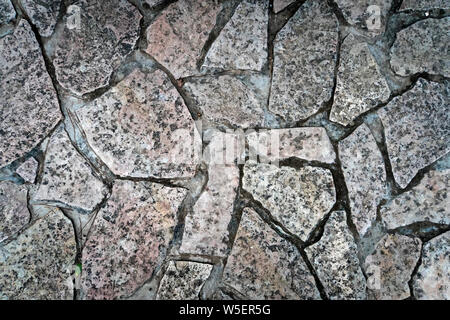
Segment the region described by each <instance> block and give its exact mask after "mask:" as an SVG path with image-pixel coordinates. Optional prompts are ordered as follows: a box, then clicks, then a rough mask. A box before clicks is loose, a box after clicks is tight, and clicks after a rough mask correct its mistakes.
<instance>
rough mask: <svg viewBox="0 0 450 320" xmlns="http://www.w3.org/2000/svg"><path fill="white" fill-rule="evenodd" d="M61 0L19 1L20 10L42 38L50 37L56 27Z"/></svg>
mask: <svg viewBox="0 0 450 320" xmlns="http://www.w3.org/2000/svg"><path fill="white" fill-rule="evenodd" d="M61 2H62V1H61V0H40V1H36V0H20V5H21V8H23V10H24V11H25V13H26V14H27V16H28V17H29V18H30V20H31V22H32V23H33V24H34V25H35V26H36V27H37V29H38V31H39V34H40V35H41V36H42V37H50V36H51V35H52V34H53V31H54V30H55V27H56V22H57V20H58V16H59V12H60V9H61Z"/></svg>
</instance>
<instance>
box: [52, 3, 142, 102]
mask: <svg viewBox="0 0 450 320" xmlns="http://www.w3.org/2000/svg"><path fill="white" fill-rule="evenodd" d="M140 19H141V15H140V13H139V11H138V10H137V9H136V8H135V7H134V6H133V5H132V4H131V3H130V2H129V1H126V0H110V1H103V0H77V1H76V2H75V3H74V4H73V5H71V6H69V7H68V8H67V14H66V15H65V17H64V21H63V23H64V28H63V30H61V32H60V33H59V34H58V35H55V36H56V37H57V40H56V51H55V57H54V60H53V64H54V66H55V72H56V77H57V79H58V82H59V84H60V85H61V86H62V87H64V88H65V89H68V90H70V91H72V92H73V93H75V94H77V95H83V94H86V93H89V92H92V91H94V90H96V89H99V88H102V87H105V86H106V85H107V84H108V82H109V79H110V77H111V74H112V73H113V71H114V70H115V69H116V68H117V67H118V66H119V65H120V63H121V62H122V61H123V59H124V58H125V57H126V56H127V55H128V54H129V53H130V52H131V51H132V50H133V48H134V46H135V44H136V42H137V40H138V38H139V21H140Z"/></svg>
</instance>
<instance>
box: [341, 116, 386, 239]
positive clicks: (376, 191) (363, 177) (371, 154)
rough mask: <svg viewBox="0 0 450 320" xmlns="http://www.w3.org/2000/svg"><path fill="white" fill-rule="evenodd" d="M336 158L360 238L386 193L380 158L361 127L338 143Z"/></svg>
mask: <svg viewBox="0 0 450 320" xmlns="http://www.w3.org/2000/svg"><path fill="white" fill-rule="evenodd" d="M339 159H340V160H341V164H342V171H343V173H344V178H345V183H346V185H347V189H348V196H349V200H350V208H351V210H352V220H353V223H354V225H355V227H356V229H357V230H358V232H359V234H360V235H361V236H363V235H364V234H365V233H366V232H367V230H368V229H369V228H370V226H371V225H372V223H373V221H375V219H376V217H377V207H378V205H379V203H380V200H381V199H383V196H384V195H385V193H386V170H385V168H384V162H383V156H382V154H381V152H380V150H379V149H378V147H377V143H376V141H375V139H374V137H373V136H372V133H371V132H370V130H369V128H368V127H367V126H366V125H365V124H362V125H361V126H359V127H358V128H357V129H356V130H355V131H354V132H353V133H352V134H351V135H350V136H349V137H347V138H346V139H344V140H341V141H340V142H339Z"/></svg>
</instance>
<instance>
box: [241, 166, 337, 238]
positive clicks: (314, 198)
mask: <svg viewBox="0 0 450 320" xmlns="http://www.w3.org/2000/svg"><path fill="white" fill-rule="evenodd" d="M242 183H243V188H244V189H245V190H247V191H248V192H250V193H251V194H252V196H253V197H254V199H255V200H257V201H259V202H261V204H262V205H263V206H264V207H265V208H266V209H268V210H269V211H270V212H271V214H272V215H273V217H274V218H275V219H276V220H278V221H279V222H280V223H281V224H282V225H284V227H285V228H286V229H288V230H289V231H290V232H292V233H293V234H295V235H296V236H298V237H300V239H301V240H303V241H306V240H307V239H308V237H309V235H310V233H311V232H312V231H313V229H314V228H315V227H316V226H317V225H318V224H319V222H320V221H321V220H322V219H323V218H324V217H325V215H326V214H327V213H328V212H329V211H330V210H331V208H332V207H333V205H334V203H335V201H336V191H335V189H334V182H333V176H332V174H331V172H330V171H329V170H328V169H323V168H316V167H309V166H306V167H303V168H300V169H299V170H296V169H293V168H290V167H281V168H278V167H276V166H273V165H269V164H256V163H255V162H253V161H249V162H247V163H246V164H245V167H244V178H243V182H242Z"/></svg>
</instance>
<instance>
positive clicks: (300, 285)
mask: <svg viewBox="0 0 450 320" xmlns="http://www.w3.org/2000/svg"><path fill="white" fill-rule="evenodd" d="M223 277H224V284H225V286H229V287H232V288H233V289H234V290H237V291H238V292H240V293H242V294H243V296H245V297H246V298H247V299H276V300H279V299H296V300H297V299H302V300H305V299H320V295H319V291H318V290H317V288H316V286H315V281H314V278H313V276H312V275H311V273H310V272H309V270H308V267H307V266H306V263H305V262H304V260H303V258H302V257H301V255H300V253H299V251H298V250H297V248H295V246H294V245H292V244H291V243H289V242H288V241H287V240H285V239H283V238H281V237H280V236H279V235H278V234H277V233H276V232H275V231H274V230H272V229H271V228H270V227H269V226H268V225H267V224H266V223H264V221H263V220H262V219H261V218H260V217H259V216H258V214H257V213H256V212H255V211H254V210H252V209H249V208H246V209H244V212H243V214H242V219H241V223H240V225H239V230H238V233H237V235H236V240H235V243H234V246H233V251H232V252H231V254H230V256H229V258H228V262H227V265H226V267H225V270H224V276H223Z"/></svg>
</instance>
